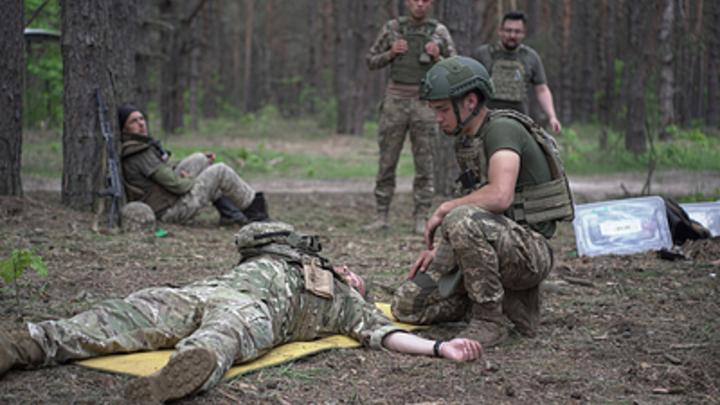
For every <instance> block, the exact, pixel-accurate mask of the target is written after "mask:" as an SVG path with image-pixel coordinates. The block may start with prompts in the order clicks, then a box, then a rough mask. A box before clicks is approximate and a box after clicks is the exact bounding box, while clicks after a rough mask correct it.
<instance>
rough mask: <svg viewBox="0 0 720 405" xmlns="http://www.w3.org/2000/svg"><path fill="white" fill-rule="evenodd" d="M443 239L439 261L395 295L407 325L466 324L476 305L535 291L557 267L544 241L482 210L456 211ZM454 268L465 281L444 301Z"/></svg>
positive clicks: (396, 312)
mask: <svg viewBox="0 0 720 405" xmlns="http://www.w3.org/2000/svg"><path fill="white" fill-rule="evenodd" d="M442 237H443V242H441V245H440V246H439V247H438V253H437V255H436V260H435V261H434V262H433V263H432V264H431V265H430V266H429V268H428V269H427V270H426V271H425V273H418V274H417V275H416V276H415V277H414V278H413V279H412V280H410V281H407V282H405V283H404V284H403V285H402V286H401V287H400V288H399V289H398V290H397V291H396V293H395V295H394V296H393V299H392V305H391V307H392V313H393V315H395V316H396V317H398V319H400V320H402V321H403V322H409V323H417V324H428V323H437V322H445V321H457V320H461V319H463V317H464V316H465V314H466V313H467V312H468V306H469V305H470V303H471V301H472V302H476V303H479V304H481V305H485V304H499V303H502V301H503V298H504V291H505V289H509V290H516V291H522V290H528V289H530V288H533V287H536V286H537V285H539V284H540V282H541V281H542V280H544V279H545V278H546V277H547V276H548V274H549V273H550V269H551V268H552V261H553V260H552V251H551V249H550V246H549V244H548V243H547V240H546V239H545V237H544V236H542V235H541V234H540V233H538V232H536V231H533V230H531V229H529V228H527V227H523V226H521V225H518V224H517V223H516V222H515V221H512V220H510V219H509V218H507V217H505V216H503V215H499V214H493V213H491V212H488V211H485V210H483V209H482V208H477V207H472V206H462V207H458V208H456V209H454V210H452V211H451V212H450V213H449V214H448V215H447V216H446V217H445V218H444V219H443V222H442ZM441 251H442V252H441ZM443 255H446V256H450V260H447V258H446V257H441V256H443ZM444 259H445V260H444ZM455 263H457V266H459V268H460V271H461V272H462V276H463V282H462V283H461V284H460V285H459V287H458V289H457V290H456V291H455V293H454V294H452V295H451V296H449V297H447V298H444V297H442V296H441V295H440V292H439V290H438V281H439V279H440V277H441V275H442V274H445V273H448V272H449V271H450V270H451V268H452V267H454V265H455Z"/></svg>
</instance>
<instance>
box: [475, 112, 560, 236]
mask: <svg viewBox="0 0 720 405" xmlns="http://www.w3.org/2000/svg"><path fill="white" fill-rule="evenodd" d="M485 126H487V129H485V128H484V127H485ZM482 131H487V132H485V138H484V140H483V144H484V146H485V156H487V161H488V162H489V161H490V157H491V156H492V155H493V154H494V153H495V152H497V151H499V150H503V149H509V150H512V151H514V152H516V153H517V154H518V155H520V172H519V173H518V178H517V182H516V185H515V187H516V189H517V188H518V187H523V186H528V185H537V184H542V183H547V182H549V181H552V173H551V172H550V167H549V165H548V163H547V160H546V158H545V154H544V153H543V151H542V148H541V147H540V145H538V143H537V142H536V141H535V139H533V137H532V135H531V134H530V133H528V131H527V130H526V129H525V127H524V126H523V125H522V124H521V123H519V122H518V121H517V120H514V119H512V118H506V117H499V118H495V119H493V120H492V121H490V122H487V121H485V122H483V124H482V126H481V127H480V131H478V135H479V134H480V133H481V132H482ZM476 136H477V135H476ZM530 228H532V229H533V230H535V231H537V232H540V233H541V234H542V235H543V236H545V237H546V238H548V239H549V238H551V237H552V236H553V235H554V234H555V221H547V222H540V223H537V224H532V225H530Z"/></svg>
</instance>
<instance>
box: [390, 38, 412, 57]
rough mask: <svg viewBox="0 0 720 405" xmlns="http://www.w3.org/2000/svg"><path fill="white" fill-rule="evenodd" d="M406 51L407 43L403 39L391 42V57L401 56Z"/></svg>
mask: <svg viewBox="0 0 720 405" xmlns="http://www.w3.org/2000/svg"><path fill="white" fill-rule="evenodd" d="M407 51H408V44H407V41H406V40H404V39H398V40H397V41H395V42H393V44H392V57H393V58H394V57H396V56H397V55H402V54H404V53H405V52H407Z"/></svg>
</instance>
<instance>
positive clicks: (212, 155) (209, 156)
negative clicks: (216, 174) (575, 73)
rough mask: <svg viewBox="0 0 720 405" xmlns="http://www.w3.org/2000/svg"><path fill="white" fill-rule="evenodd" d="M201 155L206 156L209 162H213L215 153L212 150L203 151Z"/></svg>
mask: <svg viewBox="0 0 720 405" xmlns="http://www.w3.org/2000/svg"><path fill="white" fill-rule="evenodd" d="M203 155H205V157H206V158H207V160H208V161H209V162H210V164H213V163H214V162H215V154H214V153H212V152H203Z"/></svg>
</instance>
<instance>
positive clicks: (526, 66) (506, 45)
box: [472, 11, 562, 135]
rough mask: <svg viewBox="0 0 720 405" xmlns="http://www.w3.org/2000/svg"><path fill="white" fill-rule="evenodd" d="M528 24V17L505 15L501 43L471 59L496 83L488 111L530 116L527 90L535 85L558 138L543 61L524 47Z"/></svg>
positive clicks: (537, 94) (558, 123)
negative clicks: (523, 41)
mask: <svg viewBox="0 0 720 405" xmlns="http://www.w3.org/2000/svg"><path fill="white" fill-rule="evenodd" d="M526 22H527V16H526V15H525V13H523V12H521V11H511V12H509V13H507V14H505V16H504V17H503V21H502V25H501V26H500V29H499V30H498V34H499V35H500V41H499V42H497V43H494V44H491V45H483V46H481V47H479V48H478V49H476V50H475V52H474V53H473V55H472V56H473V58H475V59H476V60H477V61H478V62H480V63H482V64H483V66H484V67H485V69H486V70H487V71H488V73H490V77H492V79H493V82H494V83H495V96H494V97H493V99H492V100H490V101H489V102H488V108H490V109H498V108H509V109H512V110H515V111H519V112H521V113H523V114H526V115H527V114H528V98H527V86H528V84H532V85H533V88H534V89H535V95H536V96H537V99H538V102H540V107H542V109H543V111H544V112H545V115H547V118H548V121H549V122H550V126H551V127H552V131H553V135H557V134H558V133H559V132H560V130H561V129H562V125H560V122H559V121H558V120H557V116H556V115H555V107H554V106H553V96H552V93H551V92H550V87H548V85H547V79H546V78H545V69H544V68H543V64H542V61H541V60H540V56H539V55H538V54H537V52H535V50H534V49H532V48H530V47H529V46H527V45H523V44H522V40H523V38H525V24H526Z"/></svg>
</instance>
